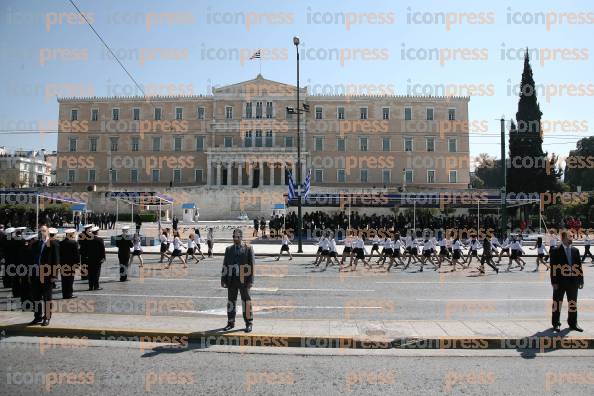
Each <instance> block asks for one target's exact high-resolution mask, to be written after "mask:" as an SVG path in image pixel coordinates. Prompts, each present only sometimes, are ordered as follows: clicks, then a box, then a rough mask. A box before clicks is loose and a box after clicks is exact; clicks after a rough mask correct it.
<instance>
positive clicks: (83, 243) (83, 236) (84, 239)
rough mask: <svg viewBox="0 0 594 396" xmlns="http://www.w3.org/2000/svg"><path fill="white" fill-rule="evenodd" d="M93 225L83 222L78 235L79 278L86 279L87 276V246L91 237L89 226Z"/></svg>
mask: <svg viewBox="0 0 594 396" xmlns="http://www.w3.org/2000/svg"><path fill="white" fill-rule="evenodd" d="M93 227H95V225H94V224H85V225H84V226H83V232H81V233H80V234H79V235H78V246H79V251H80V264H81V269H80V271H81V273H80V280H87V279H88V277H89V260H88V257H87V247H88V246H89V243H88V242H89V241H90V240H91V239H92V238H93V234H92V233H91V228H93Z"/></svg>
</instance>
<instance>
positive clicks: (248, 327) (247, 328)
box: [244, 323, 252, 333]
mask: <svg viewBox="0 0 594 396" xmlns="http://www.w3.org/2000/svg"><path fill="white" fill-rule="evenodd" d="M244 331H245V332H246V333H251V332H252V324H251V323H249V324H247V325H245V330H244Z"/></svg>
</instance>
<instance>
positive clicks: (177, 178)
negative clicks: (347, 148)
mask: <svg viewBox="0 0 594 396" xmlns="http://www.w3.org/2000/svg"><path fill="white" fill-rule="evenodd" d="M119 172H120V171H118V170H113V169H112V170H110V171H109V173H110V175H109V179H110V181H111V182H112V183H117V182H119ZM381 175H382V181H381V182H382V183H383V184H391V183H392V182H394V181H393V180H392V171H391V170H390V169H382V173H381ZM203 177H204V170H203V169H194V183H196V184H203V183H204V178H203ZM313 178H314V182H315V183H324V182H326V180H325V179H324V169H314V172H313ZM86 181H87V182H88V183H95V182H96V181H97V171H96V170H95V169H88V170H87V180H86ZM140 181H141V178H140V173H139V171H138V169H130V183H139V182H140ZM150 181H151V182H153V183H160V182H161V169H152V170H151V179H150ZM171 181H172V182H173V183H182V170H181V169H173V171H172V178H171ZM403 181H404V183H415V177H414V170H413V169H405V170H404V174H403ZM68 182H70V183H75V182H77V179H76V169H69V170H68ZM336 182H338V183H346V182H347V177H346V171H345V169H337V170H336ZM358 182H361V183H369V170H368V169H359V180H358ZM425 182H426V183H428V184H433V183H435V182H436V171H435V170H434V169H429V170H427V171H426V179H425ZM448 182H449V183H458V171H457V170H449V171H448Z"/></svg>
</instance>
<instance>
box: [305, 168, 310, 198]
mask: <svg viewBox="0 0 594 396" xmlns="http://www.w3.org/2000/svg"><path fill="white" fill-rule="evenodd" d="M310 181H311V169H308V170H307V177H306V178H305V183H303V190H304V191H305V192H304V193H303V196H304V197H305V199H307V197H308V196H309V190H310V187H311V183H310Z"/></svg>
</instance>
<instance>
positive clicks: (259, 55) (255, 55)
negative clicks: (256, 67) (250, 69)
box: [244, 50, 262, 60]
mask: <svg viewBox="0 0 594 396" xmlns="http://www.w3.org/2000/svg"><path fill="white" fill-rule="evenodd" d="M260 51H261V50H258V51H256V52H254V55H252V56H250V60H253V59H261V56H262V53H261V52H260ZM244 59H245V58H244Z"/></svg>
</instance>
